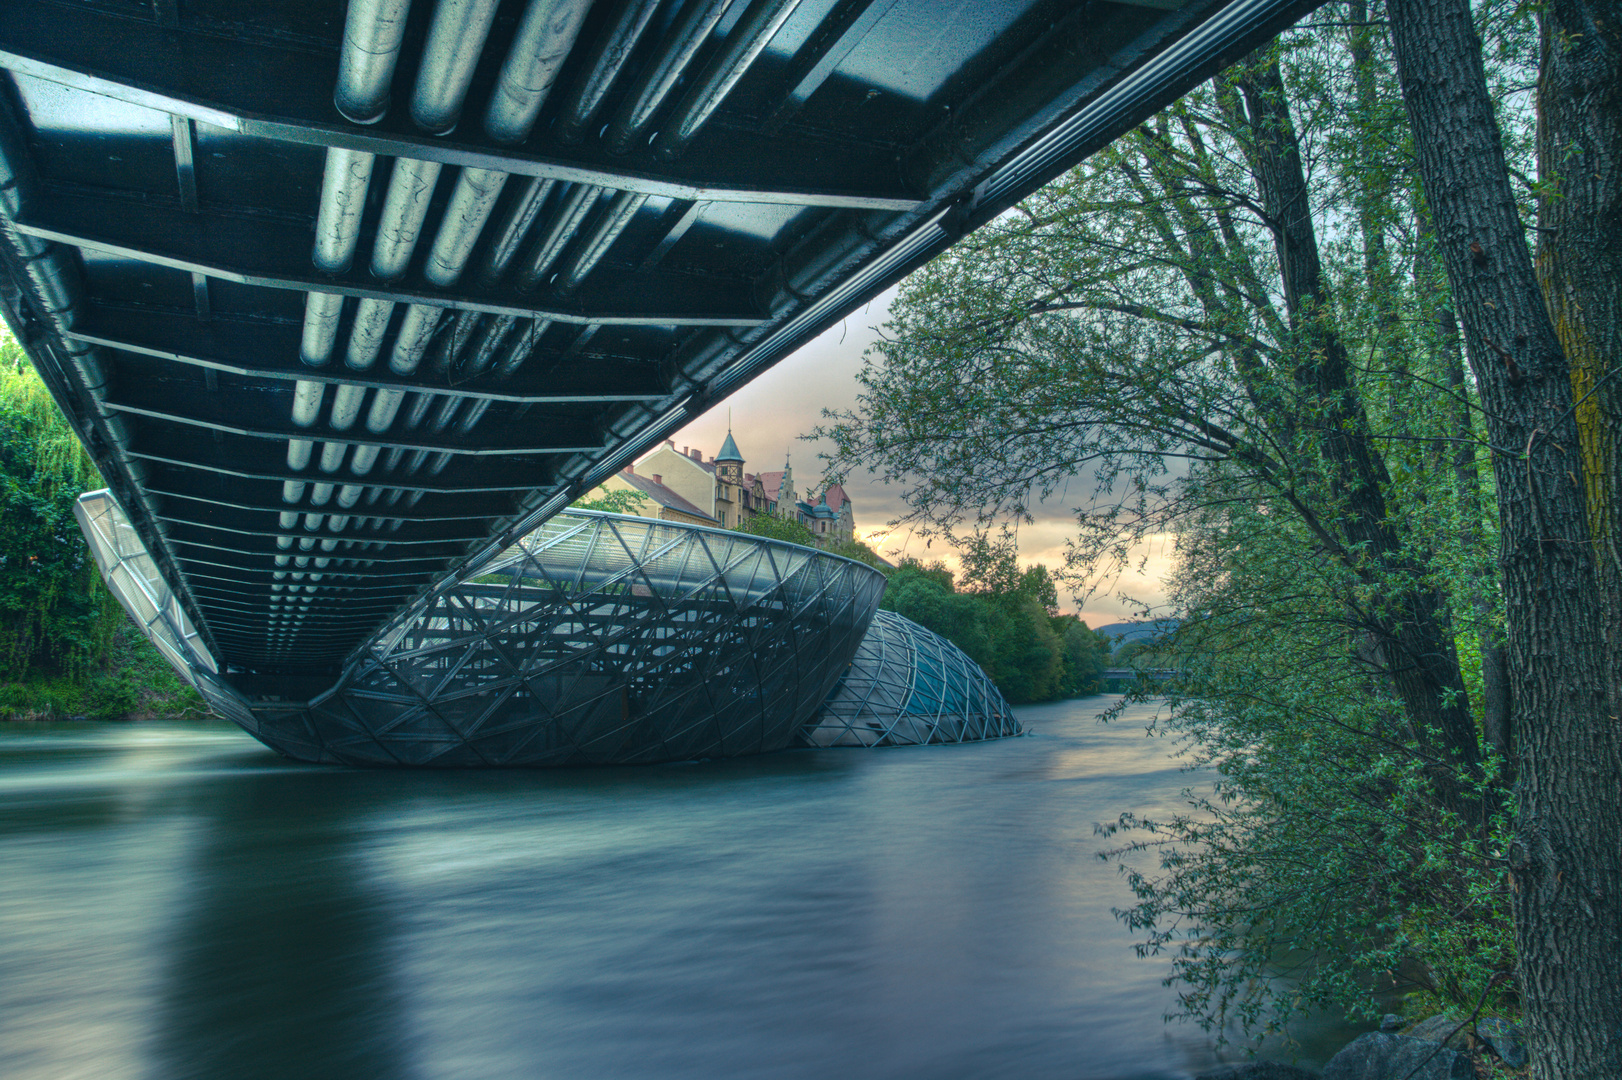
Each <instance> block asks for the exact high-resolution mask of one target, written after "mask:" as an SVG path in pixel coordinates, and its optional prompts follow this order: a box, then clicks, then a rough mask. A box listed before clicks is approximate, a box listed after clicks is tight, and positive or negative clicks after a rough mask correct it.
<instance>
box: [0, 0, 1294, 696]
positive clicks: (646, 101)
mask: <svg viewBox="0 0 1622 1080" xmlns="http://www.w3.org/2000/svg"><path fill="white" fill-rule="evenodd" d="M1317 2H1319V0H1187V2H1186V3H1182V4H1181V5H1180V6H1179V5H1175V4H1169V3H1165V2H1162V0H1136V2H1130V3H1113V2H1105V0H1090V2H1083V3H1078V2H1074V0H981V2H979V3H976V4H973V5H963V6H960V7H958V8H954V9H953V10H954V11H958V12H959V13H960V14H959V15H955V16H952V17H951V18H943V16H942V10H943V9H942V8H941V7H940V6H939V5H932V4H929V3H919V2H912V3H897V2H896V0H349V3H348V4H347V7H345V6H344V5H340V4H337V3H334V2H332V0H152V2H150V3H145V2H137V0H71V2H70V0H6V2H5V3H3V4H0V68H3V69H5V71H6V73H7V74H6V75H5V76H4V77H3V78H0V310H3V313H4V315H5V317H6V319H7V321H8V322H9V323H10V324H11V326H12V327H13V329H14V330H15V331H16V333H17V334H18V337H19V339H20V340H21V341H22V342H23V345H24V347H25V348H26V349H27V350H28V352H29V354H30V355H31V356H32V358H33V359H34V361H35V363H36V365H37V366H38V367H39V369H40V371H41V373H42V375H43V377H44V378H45V380H46V382H47V383H48V385H49V386H50V388H51V390H52V392H53V394H54V395H55V396H56V398H57V400H58V401H59V402H60V403H61V404H62V406H63V408H64V410H65V411H66V412H67V413H68V415H69V418H70V420H71V421H72V422H73V424H74V425H75V426H76V428H77V430H78V431H79V433H80V435H81V437H82V438H83V439H84V440H85V443H86V445H87V447H88V448H89V450H90V452H91V454H92V455H93V456H94V458H95V459H96V462H97V464H98V466H99V467H100V469H101V471H102V473H103V475H104V476H106V477H107V479H108V482H109V483H110V484H111V485H112V487H113V489H114V491H115V492H116V493H117V495H118V498H119V500H120V501H121V502H122V504H123V505H124V506H125V507H127V508H128V511H129V513H130V515H131V522H132V525H133V527H134V528H135V530H136V531H137V533H138V534H139V535H140V537H141V538H142V540H143V542H144V544H145V545H146V547H147V549H148V550H149V551H150V552H151V555H152V558H153V560H154V562H153V565H154V568H155V572H156V573H158V574H159V575H160V577H161V578H162V579H163V580H164V581H165V582H167V583H168V584H169V586H170V587H171V588H172V590H173V593H174V597H175V602H176V603H178V604H179V607H180V610H182V611H183V612H185V614H186V617H187V619H188V620H189V625H190V626H191V627H193V629H194V632H195V633H196V634H197V635H198V640H199V641H201V642H202V643H203V644H204V645H205V646H206V647H207V649H208V650H209V652H210V654H211V655H212V656H215V657H217V658H218V660H219V663H220V665H221V668H222V673H223V674H222V677H223V678H226V679H243V680H248V681H252V680H254V679H258V678H260V677H285V678H290V679H294V678H304V677H309V678H312V679H316V680H317V681H320V680H323V679H324V680H325V682H326V683H327V684H328V685H330V684H331V683H332V681H333V680H334V679H336V678H337V677H338V676H339V674H340V673H341V672H342V671H344V670H345V669H346V666H352V665H353V664H354V663H355V662H356V661H357V660H358V658H360V657H362V656H364V655H369V653H368V650H369V649H370V645H369V644H368V643H369V642H370V641H371V640H372V639H373V638H374V637H375V636H376V635H377V634H378V633H379V632H380V631H381V628H382V627H383V626H385V625H387V624H389V623H390V621H391V620H392V619H394V618H395V617H397V616H398V615H399V614H400V613H401V612H402V611H404V610H408V609H413V605H417V606H420V605H423V604H429V603H437V602H438V601H437V599H436V598H437V597H441V596H442V595H449V593H452V592H454V591H455V590H457V589H458V588H460V587H461V582H462V577H463V576H464V571H465V568H466V567H467V566H468V565H470V564H475V563H480V562H482V561H483V560H486V559H488V558H490V557H491V556H492V555H493V553H495V552H499V551H501V550H503V549H504V548H507V547H509V546H511V545H512V544H513V543H515V542H516V540H517V538H518V537H521V536H523V535H525V534H527V533H528V532H529V531H530V530H532V529H533V528H535V526H536V525H537V524H539V523H540V522H542V521H544V520H546V519H547V518H548V517H549V516H550V515H552V514H554V513H556V512H557V511H558V510H560V509H561V508H563V507H564V506H566V505H567V504H568V502H569V501H570V500H571V499H572V498H574V497H576V496H577V495H579V494H580V493H582V492H584V491H586V490H589V489H590V488H591V487H593V486H594V485H595V484H596V483H597V482H599V481H600V480H601V479H602V478H603V477H605V476H608V475H610V474H611V473H612V472H614V471H615V470H616V469H618V468H619V467H620V466H621V465H623V464H624V463H625V462H626V461H628V460H630V459H631V458H632V457H633V456H634V455H636V454H637V453H639V452H640V451H642V450H643V449H645V448H646V447H648V446H651V445H653V444H654V443H655V442H657V441H658V440H659V439H661V438H663V437H664V436H665V435H666V434H668V433H670V432H672V431H673V430H675V429H676V428H677V427H679V426H680V425H681V424H683V423H684V422H685V421H686V420H687V419H688V418H689V417H691V416H693V415H695V414H696V413H698V412H700V411H702V410H703V409H705V408H707V407H708V406H710V405H711V404H713V403H715V402H717V401H719V400H721V399H722V398H724V397H725V396H727V395H728V394H730V393H731V392H732V391H733V390H734V389H736V388H737V387H739V386H741V385H742V384H743V383H745V382H747V381H748V380H749V379H751V378H753V377H754V376H756V375H758V374H759V373H760V372H762V371H764V370H765V369H766V368H767V367H769V366H770V365H772V364H774V363H776V362H777V361H778V360H779V359H781V358H782V357H784V356H786V355H788V353H789V352H791V351H792V350H793V349H794V348H796V347H797V346H798V345H800V344H802V343H803V342H805V341H807V340H808V339H809V338H810V337H811V336H812V335H814V334H816V333H818V332H820V331H821V330H822V329H824V328H826V327H827V326H829V325H831V324H832V323H833V322H835V321H836V320H837V319H838V318H840V317H841V316H842V315H843V314H845V313H846V312H848V311H850V310H851V309H852V308H854V307H855V306H856V305H858V304H860V303H861V302H863V301H864V300H866V299H868V298H870V297H872V296H873V295H874V294H876V293H877V292H878V291H879V290H881V289H883V288H884V287H886V286H887V285H889V284H891V283H893V282H894V281H896V280H897V279H899V278H900V277H901V276H902V275H904V274H906V273H907V272H908V271H910V270H911V269H913V268H914V267H916V266H918V265H920V264H921V263H923V262H924V261H926V260H927V259H929V258H930V257H932V256H933V255H935V254H936V253H938V252H940V251H941V250H943V249H944V248H945V247H946V246H947V245H949V244H950V243H952V242H953V241H954V240H955V239H956V238H958V237H959V236H961V235H963V233H964V232H965V231H966V230H969V229H973V228H975V227H977V226H978V225H980V224H982V223H984V222H986V221H988V220H990V219H991V218H992V217H994V216H996V215H997V214H999V213H1001V212H1002V211H1003V210H1005V209H1006V208H1007V207H1008V206H1010V205H1011V204H1012V203H1013V202H1014V201H1016V200H1017V199H1019V198H1021V197H1022V196H1024V195H1025V194H1026V193H1028V192H1030V191H1032V190H1033V189H1034V188H1035V187H1036V186H1038V185H1039V184H1041V183H1044V182H1046V181H1047V180H1048V179H1050V178H1051V177H1053V176H1055V175H1057V174H1058V173H1059V172H1060V171H1062V170H1063V169H1065V168H1067V167H1069V166H1070V165H1071V164H1073V163H1074V162H1076V161H1078V160H1080V159H1081V158H1082V157H1084V156H1085V155H1087V154H1088V153H1091V152H1092V151H1093V150H1095V149H1097V148H1098V147H1100V146H1103V145H1105V144H1106V143H1107V142H1108V141H1109V140H1110V139H1112V138H1114V137H1115V136H1116V135H1118V134H1119V133H1121V132H1122V131H1125V130H1128V129H1129V128H1130V127H1131V126H1132V125H1134V124H1136V123H1138V122H1140V121H1141V120H1142V119H1144V118H1145V117H1146V116H1148V115H1149V114H1150V113H1152V112H1153V111H1154V110H1155V109H1157V108H1159V107H1161V106H1162V105H1164V104H1165V103H1167V102H1168V101H1170V100H1172V99H1173V98H1174V97H1175V96H1176V95H1178V94H1180V93H1182V92H1183V91H1184V90H1186V89H1187V88H1188V87H1190V86H1192V85H1194V84H1195V83H1196V82H1198V81H1199V80H1200V79H1202V78H1204V77H1206V76H1207V75H1209V74H1211V73H1212V72H1214V71H1215V70H1217V69H1218V68H1219V67H1220V66H1221V65H1223V64H1225V63H1228V62H1231V61H1232V60H1234V59H1237V58H1238V57H1239V56H1241V55H1243V54H1244V53H1245V52H1246V51H1247V50H1249V49H1250V48H1252V47H1254V46H1255V45H1256V44H1258V43H1259V42H1261V41H1263V40H1265V39H1266V38H1267V37H1268V36H1270V35H1271V34H1273V33H1275V32H1277V31H1278V30H1279V29H1281V28H1282V27H1283V26H1285V25H1287V24H1288V23H1289V22H1291V21H1292V20H1294V19H1296V18H1298V17H1299V16H1300V15H1302V14H1303V13H1305V12H1306V11H1308V10H1311V8H1312V7H1314V6H1315V5H1316V3H1317ZM952 19H957V20H959V21H957V22H953V21H951V20H952ZM453 522H454V527H453V524H452V523H453ZM299 558H310V559H315V560H336V559H343V560H347V561H348V563H349V566H348V569H349V570H350V571H351V572H352V573H353V574H357V575H360V574H367V573H375V574H386V575H388V584H389V586H390V588H391V590H392V591H390V592H387V593H384V592H377V593H374V594H371V596H372V599H373V600H375V601H377V602H376V603H370V602H369V603H368V605H367V606H365V607H361V606H356V605H353V604H352V603H351V602H350V601H351V599H352V597H351V596H350V594H349V593H347V592H345V591H343V590H344V589H346V588H348V587H349V584H350V583H351V582H352V578H348V577H345V576H343V575H338V574H336V573H334V574H332V575H329V576H326V577H323V578H321V579H319V580H317V579H316V578H315V577H314V576H313V574H312V576H311V578H310V579H308V580H307V581H306V582H304V584H303V585H302V586H301V587H303V588H309V589H313V592H312V593H305V594H301V595H304V596H310V597H311V603H312V605H314V604H315V601H316V600H317V599H319V600H321V601H322V602H323V603H322V605H321V606H320V610H322V611H327V612H331V613H333V614H332V616H331V617H330V618H329V617H326V616H325V615H324V616H323V617H322V618H323V621H321V622H320V623H319V624H318V623H317V621H316V619H317V616H316V610H317V609H316V608H315V607H312V611H311V613H310V615H309V618H308V619H306V620H305V621H304V622H303V623H302V624H297V625H293V626H290V627H289V626H284V625H282V624H280V623H278V624H277V625H276V626H275V628H274V629H273V628H272V626H271V625H270V624H268V623H265V624H263V625H258V624H256V621H255V620H259V619H260V618H261V616H260V614H259V613H260V612H268V611H269V610H270V609H271V607H272V606H274V603H275V601H276V600H277V596H278V594H277V592H276V591H275V589H274V585H275V584H276V583H277V582H279V581H280V579H278V578H276V577H275V575H276V574H280V573H288V572H293V571H294V570H295V569H298V568H297V567H296V566H294V564H293V560H296V559H299ZM233 594H234V595H233ZM340 610H342V611H344V612H345V614H344V616H343V617H342V618H339V617H338V615H337V613H338V612H339V611H340Z"/></svg>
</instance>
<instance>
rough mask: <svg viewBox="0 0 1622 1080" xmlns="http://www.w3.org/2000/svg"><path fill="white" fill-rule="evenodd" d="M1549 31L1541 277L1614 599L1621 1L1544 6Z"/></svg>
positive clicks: (1619, 409)
mask: <svg viewBox="0 0 1622 1080" xmlns="http://www.w3.org/2000/svg"><path fill="white" fill-rule="evenodd" d="M1542 31H1543V62H1542V71H1541V72H1540V77H1539V79H1538V178H1539V180H1541V181H1542V182H1543V184H1544V188H1543V194H1542V198H1541V199H1540V200H1539V205H1538V224H1539V225H1540V226H1542V228H1541V230H1540V232H1539V236H1538V241H1539V242H1538V253H1537V269H1538V281H1539V283H1540V284H1541V285H1542V287H1543V296H1544V299H1545V300H1546V301H1547V302H1548V306H1549V314H1550V315H1551V316H1552V317H1553V318H1554V329H1555V333H1556V334H1557V335H1559V338H1560V345H1561V347H1562V348H1563V349H1564V350H1565V353H1566V359H1567V361H1568V362H1569V363H1570V364H1571V382H1572V389H1573V390H1574V391H1575V392H1576V395H1577V398H1578V405H1577V430H1578V432H1579V433H1580V434H1581V437H1582V448H1583V480H1584V484H1585V486H1586V488H1587V494H1588V521H1589V528H1590V530H1591V531H1592V532H1593V534H1594V539H1595V541H1596V548H1597V553H1598V564H1599V574H1600V580H1601V581H1602V582H1603V583H1604V585H1605V587H1606V595H1608V596H1610V597H1612V598H1613V599H1614V598H1618V597H1622V522H1619V521H1618V520H1617V517H1618V510H1619V507H1618V506H1617V499H1618V496H1619V495H1622V439H1619V437H1618V436H1619V433H1618V431H1617V429H1616V426H1615V425H1616V421H1617V418H1618V417H1622V374H1619V373H1617V372H1616V368H1617V367H1618V365H1622V0H1609V2H1607V0H1598V2H1593V0H1590V2H1588V3H1583V2H1581V0H1557V2H1555V3H1551V4H1549V5H1548V6H1547V7H1546V8H1544V10H1543V19H1542ZM1612 617H1613V619H1614V618H1616V613H1615V612H1612Z"/></svg>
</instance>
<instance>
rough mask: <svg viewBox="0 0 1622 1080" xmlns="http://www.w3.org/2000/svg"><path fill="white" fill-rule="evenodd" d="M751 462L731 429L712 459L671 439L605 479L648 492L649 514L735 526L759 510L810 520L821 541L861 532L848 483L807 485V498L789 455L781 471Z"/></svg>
mask: <svg viewBox="0 0 1622 1080" xmlns="http://www.w3.org/2000/svg"><path fill="white" fill-rule="evenodd" d="M746 464H748V463H747V461H746V460H745V459H744V456H743V453H742V452H741V451H740V450H739V449H738V443H737V440H736V439H734V438H733V437H732V432H731V431H730V430H728V431H727V437H726V439H725V440H724V441H723V442H722V443H721V449H720V451H719V452H718V453H717V454H716V455H715V456H714V457H712V458H709V459H708V460H706V459H705V457H704V453H703V451H701V450H698V449H696V448H694V447H689V446H684V447H682V448H681V449H680V450H678V449H677V448H676V444H675V443H674V442H673V441H670V440H666V441H665V442H664V443H663V444H662V445H660V446H659V447H657V448H656V449H654V450H652V451H651V452H649V453H648V454H646V455H645V456H644V457H643V458H642V459H641V460H640V461H638V462H637V463H636V464H635V465H634V466H630V467H628V468H626V469H624V470H622V471H621V472H619V473H616V474H615V475H614V476H612V477H610V478H609V479H608V480H606V481H604V483H603V484H602V489H606V490H629V491H640V492H642V493H643V494H644V495H647V496H648V500H647V502H645V503H644V504H643V508H642V509H641V510H640V511H639V512H640V513H641V514H642V516H644V517H654V518H661V519H664V520H667V521H685V522H687V523H689V524H694V525H719V526H720V527H721V528H724V529H735V528H737V527H738V526H739V525H741V524H743V523H744V522H746V521H748V520H749V519H750V518H752V517H754V516H755V515H757V514H776V515H778V516H779V517H782V518H785V519H786V520H789V521H797V522H799V523H800V524H801V525H804V526H805V527H806V528H807V529H809V530H810V531H811V535H812V536H814V537H816V540H817V543H818V544H819V545H826V544H832V543H838V542H839V541H841V540H850V539H853V538H854V537H855V535H856V519H855V506H854V504H853V503H852V502H851V500H850V496H848V495H846V494H845V489H844V488H843V487H842V486H840V485H839V484H834V485H832V486H831V487H829V488H827V489H826V490H823V491H816V490H807V491H806V492H805V495H804V498H801V496H800V492H799V491H798V489H796V488H795V486H794V467H793V465H792V464H790V462H789V461H788V460H787V457H786V455H785V460H784V462H783V468H782V470H781V471H780V472H767V473H760V474H759V475H756V474H755V473H750V472H745V471H744V466H745V465H746ZM593 494H595V492H594V493H593Z"/></svg>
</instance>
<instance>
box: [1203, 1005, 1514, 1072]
mask: <svg viewBox="0 0 1622 1080" xmlns="http://www.w3.org/2000/svg"><path fill="white" fill-rule="evenodd" d="M1527 1064H1528V1058H1527V1052H1526V1043H1525V1040H1524V1039H1523V1037H1522V1034H1521V1030H1520V1028H1519V1027H1517V1026H1516V1025H1515V1024H1513V1023H1511V1022H1510V1021H1508V1020H1504V1019H1502V1018H1500V1017H1476V1018H1472V1019H1460V1018H1458V1017H1453V1016H1431V1017H1427V1018H1426V1019H1424V1020H1421V1021H1419V1022H1417V1023H1405V1022H1404V1021H1403V1019H1402V1018H1401V1017H1398V1016H1387V1017H1386V1018H1385V1022H1384V1023H1382V1024H1381V1025H1380V1030H1379V1031H1370V1032H1365V1033H1364V1034H1362V1035H1359V1036H1358V1037H1357V1038H1355V1039H1353V1040H1352V1041H1351V1042H1349V1043H1347V1044H1346V1046H1344V1047H1343V1048H1342V1049H1341V1050H1340V1052H1339V1053H1337V1054H1336V1055H1335V1056H1334V1057H1332V1058H1330V1059H1329V1061H1328V1062H1327V1063H1325V1065H1324V1069H1323V1072H1322V1073H1317V1072H1313V1071H1312V1070H1310V1069H1305V1068H1302V1067H1301V1066H1299V1065H1285V1064H1281V1063H1279V1062H1275V1061H1252V1062H1247V1063H1245V1064H1243V1065H1226V1066H1223V1067H1221V1068H1218V1069H1213V1070H1211V1071H1209V1072H1202V1073H1200V1074H1199V1075H1198V1076H1196V1077H1195V1078H1194V1080H1391V1078H1396V1080H1491V1078H1504V1080H1508V1078H1511V1077H1518V1076H1524V1075H1525V1074H1526V1067H1527Z"/></svg>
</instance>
